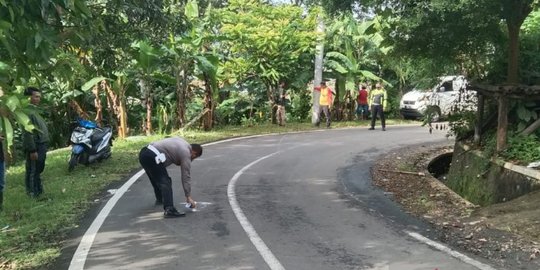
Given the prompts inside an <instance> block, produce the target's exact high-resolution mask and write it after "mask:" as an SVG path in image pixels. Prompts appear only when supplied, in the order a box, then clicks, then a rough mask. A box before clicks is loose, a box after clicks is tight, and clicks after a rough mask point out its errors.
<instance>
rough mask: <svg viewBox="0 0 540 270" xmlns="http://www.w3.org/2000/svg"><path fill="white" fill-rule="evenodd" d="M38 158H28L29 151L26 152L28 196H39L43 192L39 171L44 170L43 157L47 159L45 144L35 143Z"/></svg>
mask: <svg viewBox="0 0 540 270" xmlns="http://www.w3.org/2000/svg"><path fill="white" fill-rule="evenodd" d="M36 150H37V155H38V158H37V159H36V160H31V159H30V153H28V152H27V153H26V176H25V184H26V193H28V195H30V196H33V197H35V196H39V195H40V194H41V193H43V185H42V183H41V173H42V172H43V171H44V170H45V159H47V144H45V143H38V144H36Z"/></svg>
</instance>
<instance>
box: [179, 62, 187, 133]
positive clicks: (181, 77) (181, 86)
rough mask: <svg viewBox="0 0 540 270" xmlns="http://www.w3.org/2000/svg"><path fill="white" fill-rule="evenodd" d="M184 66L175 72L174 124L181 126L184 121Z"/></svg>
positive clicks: (185, 89) (185, 79) (185, 78)
mask: <svg viewBox="0 0 540 270" xmlns="http://www.w3.org/2000/svg"><path fill="white" fill-rule="evenodd" d="M185 70H186V67H183V68H182V69H179V70H177V72H176V126H177V128H182V127H183V126H184V123H185V122H186V93H187V76H186V72H185Z"/></svg>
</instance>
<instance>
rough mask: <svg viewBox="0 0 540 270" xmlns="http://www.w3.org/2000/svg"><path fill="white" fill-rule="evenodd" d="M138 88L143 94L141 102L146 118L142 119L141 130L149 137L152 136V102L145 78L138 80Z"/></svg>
mask: <svg viewBox="0 0 540 270" xmlns="http://www.w3.org/2000/svg"><path fill="white" fill-rule="evenodd" d="M139 86H140V88H141V91H142V92H143V101H144V105H145V108H146V116H145V117H144V119H143V125H142V128H143V131H144V133H145V134H146V135H147V136H149V135H152V107H153V105H154V104H153V103H154V102H153V100H152V93H151V90H150V87H149V86H148V82H147V81H146V78H140V79H139Z"/></svg>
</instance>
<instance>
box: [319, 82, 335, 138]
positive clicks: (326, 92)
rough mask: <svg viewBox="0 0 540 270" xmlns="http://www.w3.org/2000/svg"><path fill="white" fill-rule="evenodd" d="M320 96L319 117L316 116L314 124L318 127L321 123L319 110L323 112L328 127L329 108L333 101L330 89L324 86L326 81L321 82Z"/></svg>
mask: <svg viewBox="0 0 540 270" xmlns="http://www.w3.org/2000/svg"><path fill="white" fill-rule="evenodd" d="M320 89H321V96H320V98H319V117H318V118H317V123H315V125H316V126H317V127H318V126H319V125H320V124H321V112H323V113H324V116H325V117H326V127H327V128H330V109H331V107H332V102H333V101H334V98H333V94H332V89H331V88H330V87H328V86H326V82H325V81H322V82H321V87H320Z"/></svg>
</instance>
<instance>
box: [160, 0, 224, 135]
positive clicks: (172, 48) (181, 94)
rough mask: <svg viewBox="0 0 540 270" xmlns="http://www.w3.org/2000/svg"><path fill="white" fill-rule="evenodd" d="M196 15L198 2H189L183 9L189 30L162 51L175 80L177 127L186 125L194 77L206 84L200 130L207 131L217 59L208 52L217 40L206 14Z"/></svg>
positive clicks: (210, 115)
mask: <svg viewBox="0 0 540 270" xmlns="http://www.w3.org/2000/svg"><path fill="white" fill-rule="evenodd" d="M211 12H212V9H211V8H208V9H207V10H206V15H204V16H202V17H201V16H200V15H199V7H198V5H197V1H193V0H190V1H188V2H187V4H186V6H185V8H184V16H185V19H186V22H187V23H188V25H189V26H188V30H187V31H186V32H185V33H184V34H182V35H176V36H171V37H170V38H169V42H168V43H167V44H166V45H165V46H164V47H163V50H164V51H165V53H166V55H167V56H168V57H169V58H170V59H171V61H172V63H173V66H174V70H173V72H174V76H175V78H176V97H177V103H176V109H177V111H176V116H177V117H176V121H177V123H176V124H177V127H178V128H181V127H183V126H184V125H185V124H186V102H187V99H188V96H187V93H188V90H189V83H190V80H192V79H193V78H194V77H195V76H197V77H199V79H200V80H202V81H204V82H205V85H204V88H205V94H204V107H203V111H207V113H205V114H203V116H204V118H203V126H204V129H205V130H209V129H211V128H212V125H213V118H214V109H215V104H214V100H217V96H216V95H217V93H218V91H217V89H218V84H217V70H218V68H217V66H218V63H219V58H218V55H217V53H215V52H212V51H211V44H212V43H214V41H215V40H216V39H217V36H216V35H214V34H213V33H212V32H211V31H210V28H211V23H212V22H211V20H210V16H209V14H210V13H211Z"/></svg>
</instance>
